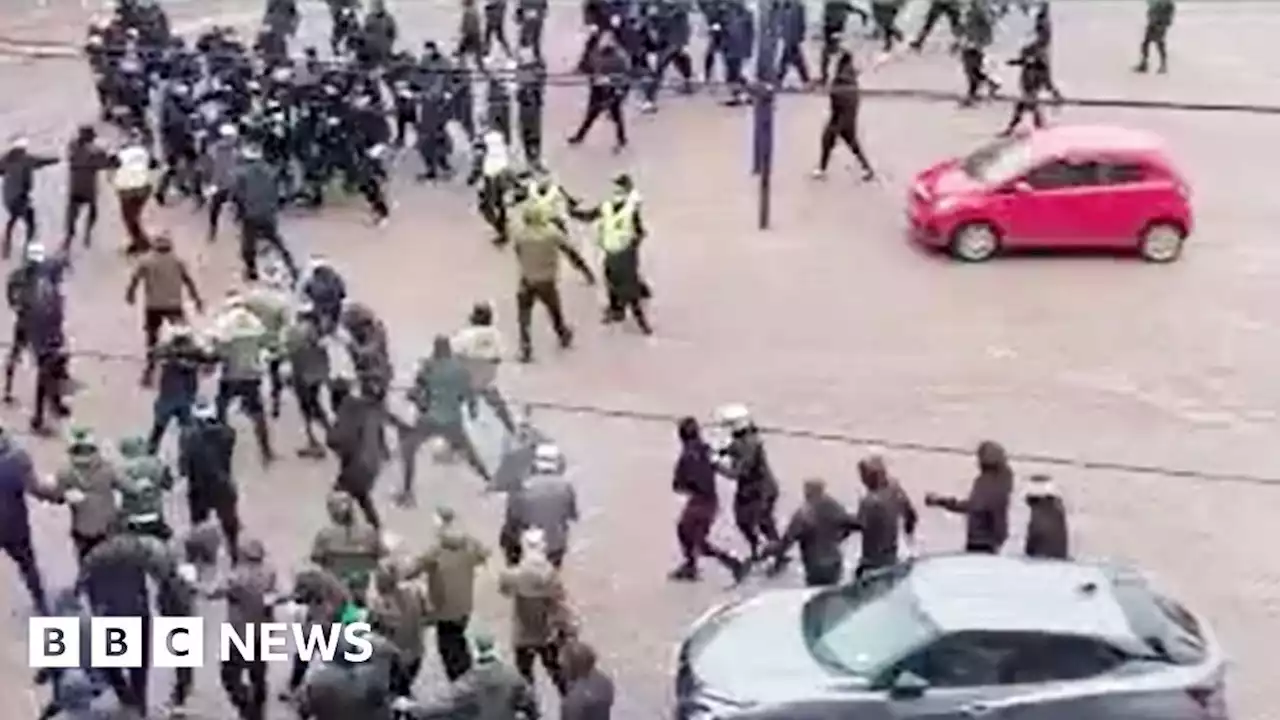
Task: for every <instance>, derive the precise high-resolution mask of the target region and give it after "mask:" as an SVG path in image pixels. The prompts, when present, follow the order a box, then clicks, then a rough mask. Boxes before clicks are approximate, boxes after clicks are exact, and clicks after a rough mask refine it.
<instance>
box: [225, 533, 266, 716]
mask: <svg viewBox="0 0 1280 720" xmlns="http://www.w3.org/2000/svg"><path fill="white" fill-rule="evenodd" d="M238 557H239V558H240V560H241V562H240V563H239V564H238V565H237V566H236V567H235V568H233V569H232V570H231V572H230V574H229V575H228V576H227V578H226V579H225V580H224V581H223V582H222V583H221V584H219V586H218V587H216V588H214V589H213V590H212V591H211V592H210V593H209V597H210V598H211V599H218V600H225V601H226V604H227V615H226V624H227V625H228V626H231V627H232V628H234V629H235V631H236V633H237V634H239V635H240V636H241V637H247V636H249V635H251V634H252V633H253V630H252V629H250V627H251V626H256V625H260V624H262V623H268V622H272V619H273V618H272V610H273V608H274V606H275V603H276V600H277V598H276V595H277V585H276V572H275V569H274V568H272V567H271V565H270V564H269V563H268V562H267V551H266V548H264V547H263V545H262V543H261V542H259V541H258V540H252V539H247V540H244V541H243V543H242V545H241V547H240V551H239V553H238ZM220 675H221V679H222V688H223V690H224V691H226V693H227V698H228V699H229V700H230V701H231V704H232V705H233V706H234V707H235V708H236V710H237V711H238V712H239V715H240V718H241V719H242V720H265V718H266V703H267V697H268V690H267V663H266V660H264V659H263V658H262V657H260V656H259V657H245V656H244V655H242V654H241V653H240V652H239V651H238V650H236V649H235V648H232V650H231V655H230V657H229V658H227V659H226V660H223V661H222V666H221V673H220Z"/></svg>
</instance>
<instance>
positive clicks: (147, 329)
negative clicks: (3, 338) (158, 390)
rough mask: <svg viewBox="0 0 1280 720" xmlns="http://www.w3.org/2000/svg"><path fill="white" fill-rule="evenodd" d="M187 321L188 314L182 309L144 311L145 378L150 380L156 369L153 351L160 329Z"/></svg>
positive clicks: (148, 309) (149, 309) (143, 373)
mask: <svg viewBox="0 0 1280 720" xmlns="http://www.w3.org/2000/svg"><path fill="white" fill-rule="evenodd" d="M186 319H187V316H186V313H184V312H183V311H182V308H180V307H176V308H151V307H149V308H147V309H146V310H143V311H142V337H143V341H144V343H145V345H146V351H147V364H146V368H145V369H144V370H143V371H142V375H143V377H146V378H150V377H151V374H152V373H153V372H154V371H155V369H156V363H155V359H154V358H153V357H152V352H151V351H152V350H155V348H156V342H158V341H159V339H160V328H162V327H164V324H165V323H169V324H171V325H174V324H178V323H181V322H184V321H185V320H186Z"/></svg>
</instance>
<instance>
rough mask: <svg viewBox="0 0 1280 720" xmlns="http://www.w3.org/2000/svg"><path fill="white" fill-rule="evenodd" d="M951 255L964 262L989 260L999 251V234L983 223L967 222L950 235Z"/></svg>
mask: <svg viewBox="0 0 1280 720" xmlns="http://www.w3.org/2000/svg"><path fill="white" fill-rule="evenodd" d="M950 249H951V255H952V256H953V257H955V258H956V259H957V260H963V261H964V262H970V263H979V262H984V261H986V260H990V259H991V258H992V257H994V256H995V254H996V253H997V252H999V251H1000V233H999V232H998V231H997V230H996V229H995V227H994V226H993V225H991V224H990V223H985V222H967V223H965V224H963V225H961V226H960V227H958V228H956V229H955V231H954V232H952V233H951V245H950Z"/></svg>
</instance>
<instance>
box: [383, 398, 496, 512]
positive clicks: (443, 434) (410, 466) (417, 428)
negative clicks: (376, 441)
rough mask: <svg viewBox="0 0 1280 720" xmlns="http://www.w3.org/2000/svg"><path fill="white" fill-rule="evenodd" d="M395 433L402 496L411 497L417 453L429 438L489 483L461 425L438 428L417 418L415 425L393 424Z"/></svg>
mask: <svg viewBox="0 0 1280 720" xmlns="http://www.w3.org/2000/svg"><path fill="white" fill-rule="evenodd" d="M396 429H397V431H398V432H399V434H400V439H399V442H397V443H396V445H397V447H398V448H399V449H400V466H401V468H402V469H403V470H404V483H403V485H402V486H401V491H402V492H403V493H404V494H405V495H412V494H413V487H414V480H415V478H416V477H417V474H418V451H419V450H421V449H422V446H423V445H424V444H426V442H427V441H428V440H430V439H431V438H433V437H439V438H441V439H443V440H444V441H445V442H446V443H448V444H449V447H450V448H452V450H453V451H454V452H456V453H459V454H461V455H462V459H463V461H464V462H466V463H467V465H468V466H470V467H471V469H472V470H475V471H476V474H477V475H479V476H480V478H481V479H483V480H484V481H485V483H486V484H487V483H488V482H489V481H490V480H491V477H490V474H489V470H488V468H486V467H485V466H484V462H482V461H481V460H480V453H479V452H478V451H477V450H476V446H475V443H473V442H471V436H470V435H468V434H467V429H466V427H464V426H463V425H462V424H461V423H450V424H439V423H434V422H432V421H431V420H429V419H428V418H423V417H420V418H418V420H417V422H415V423H406V422H403V421H397V422H396Z"/></svg>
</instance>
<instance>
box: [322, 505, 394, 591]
mask: <svg viewBox="0 0 1280 720" xmlns="http://www.w3.org/2000/svg"><path fill="white" fill-rule="evenodd" d="M325 510H326V511H327V512H328V514H329V522H328V524H327V525H326V526H325V527H323V528H320V531H319V532H317V533H316V536H315V539H314V540H313V541H312V543H311V562H313V563H315V564H316V565H318V566H319V567H321V568H323V569H325V570H327V571H328V572H331V573H333V574H334V576H335V577H338V578H340V579H341V580H342V581H343V582H345V583H346V584H347V587H348V588H349V589H350V590H351V593H352V595H353V597H354V598H355V600H356V601H357V602H359V601H360V600H362V599H363V597H364V590H365V588H366V587H367V586H368V584H369V578H370V577H371V576H372V575H373V572H374V570H376V569H377V568H378V563H380V562H381V561H382V559H383V558H385V557H386V556H387V554H388V552H389V549H388V548H387V544H386V543H385V542H384V541H383V538H382V536H381V535H380V534H379V533H378V529H377V528H375V527H373V526H371V525H368V524H365V523H362V522H360V520H359V519H357V518H356V514H355V501H354V500H352V498H351V496H350V495H348V494H347V493H344V492H341V491H336V490H335V491H334V492H331V493H329V497H328V498H327V499H326V500H325Z"/></svg>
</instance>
